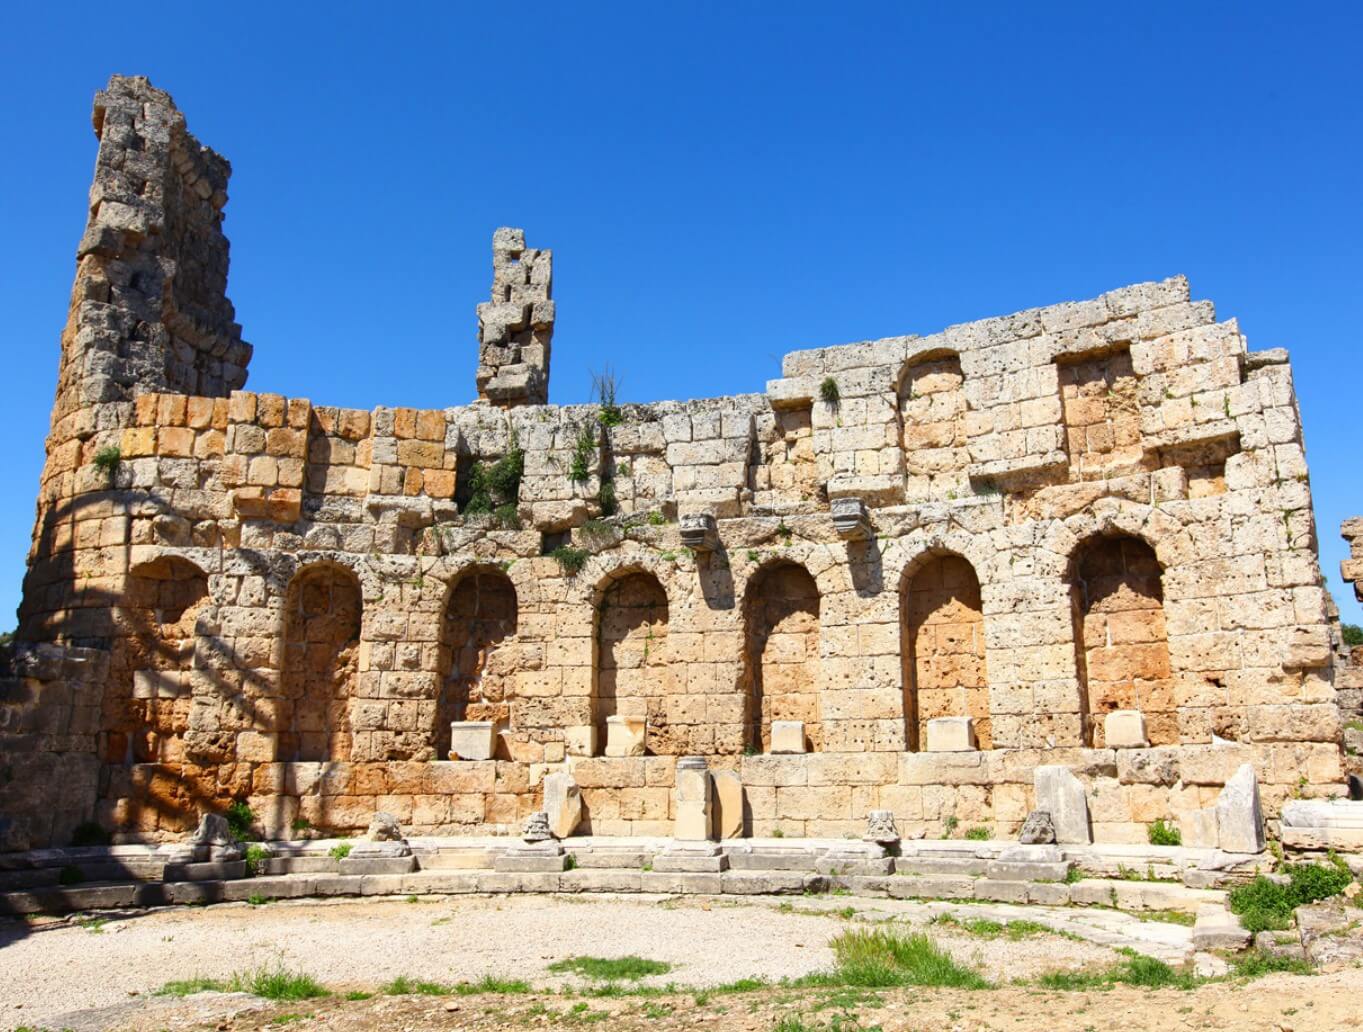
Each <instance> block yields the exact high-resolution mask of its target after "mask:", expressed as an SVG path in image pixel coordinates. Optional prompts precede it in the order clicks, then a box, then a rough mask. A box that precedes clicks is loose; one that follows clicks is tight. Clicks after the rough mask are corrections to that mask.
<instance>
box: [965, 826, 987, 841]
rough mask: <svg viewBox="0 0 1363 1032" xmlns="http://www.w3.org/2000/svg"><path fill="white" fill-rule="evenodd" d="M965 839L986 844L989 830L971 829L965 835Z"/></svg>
mask: <svg viewBox="0 0 1363 1032" xmlns="http://www.w3.org/2000/svg"><path fill="white" fill-rule="evenodd" d="M965 837H966V838H968V839H970V840H971V841H972V842H985V841H987V840H988V838H989V829H988V828H969V829H967V831H966V833H965Z"/></svg>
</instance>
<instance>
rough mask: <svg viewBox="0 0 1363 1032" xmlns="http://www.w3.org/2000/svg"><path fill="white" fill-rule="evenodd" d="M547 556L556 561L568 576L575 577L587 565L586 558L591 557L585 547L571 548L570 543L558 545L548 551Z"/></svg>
mask: <svg viewBox="0 0 1363 1032" xmlns="http://www.w3.org/2000/svg"><path fill="white" fill-rule="evenodd" d="M549 558H551V559H553V560H554V561H555V562H556V563H558V566H559V569H560V570H562V571H563V572H564V573H566V574H567V575H568V576H569V577H576V576H577V575H578V573H579V572H580V571H581V570H582V567H584V566H586V565H587V560H588V559H590V558H591V553H590V552H588V551H587V550H586V549H585V548H573V547H572V546H571V545H559V546H558V547H557V548H556V549H554V550H553V551H552V552H550V553H549Z"/></svg>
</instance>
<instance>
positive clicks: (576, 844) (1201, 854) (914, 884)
mask: <svg viewBox="0 0 1363 1032" xmlns="http://www.w3.org/2000/svg"><path fill="white" fill-rule="evenodd" d="M340 844H341V842H340V841H331V840H322V841H312V842H274V843H263V844H262V845H263V846H264V848H265V849H266V850H267V851H268V852H269V853H270V855H269V856H268V857H267V858H265V859H261V860H256V861H254V862H253V863H251V864H249V865H248V864H247V863H246V862H244V861H241V862H233V863H230V864H228V863H223V864H214V863H186V862H185V861H184V855H183V852H184V851H183V849H181V848H179V847H160V848H155V847H147V846H113V847H92V848H87V849H50V850H38V851H33V852H30V853H10V854H3V855H0V913H8V914H32V913H64V912H70V911H75V910H94V909H107V908H122V907H150V906H166V905H174V904H186V903H213V902H231V901H244V900H250V899H253V898H256V899H258V898H264V899H289V898H299V897H309V896H383V895H402V896H408V895H426V894H463V893H503V892H646V893H665V894H677V893H703V894H740V895H748V894H773V893H776V894H780V893H809V892H828V891H832V890H839V891H844V892H848V893H851V894H854V895H860V896H884V897H891V898H895V899H946V900H953V899H958V900H959V899H973V900H990V901H995V902H1012V903H1035V904H1043V905H1048V906H1067V905H1080V906H1089V905H1094V906H1104V907H1116V908H1118V909H1121V910H1133V911H1141V910H1179V911H1185V912H1187V913H1190V914H1196V913H1198V912H1199V908H1202V907H1205V906H1207V905H1224V901H1225V891H1224V888H1225V887H1228V886H1230V885H1233V884H1236V883H1238V882H1242V881H1245V880H1247V879H1248V878H1250V877H1252V876H1253V875H1254V874H1255V873H1258V872H1261V871H1268V870H1270V869H1271V867H1272V863H1273V861H1272V858H1271V857H1270V856H1268V855H1267V854H1253V855H1237V854H1227V853H1220V852H1218V851H1216V850H1208V849H1190V848H1182V847H1177V846H1119V845H1107V846H1103V845H1090V846H1019V845H1017V844H1016V843H1012V842H975V841H962V840H955V839H952V840H924V841H917V842H906V843H904V844H903V845H902V847H901V848H900V849H899V851H898V855H887V853H886V851H885V850H884V849H882V848H881V847H878V846H864V845H862V844H859V843H852V842H848V841H847V840H843V839H822V840H821V839H805V840H801V841H799V842H791V841H789V840H783V839H744V840H741V841H738V842H734V843H724V844H713V845H712V846H710V847H708V848H705V849H703V850H702V849H697V848H696V844H694V843H683V844H679V843H676V842H674V841H673V840H671V839H661V838H657V839H652V838H639V839H617V838H608V839H599V838H590V837H585V838H575V839H569V840H567V841H566V842H564V843H562V845H561V847H560V844H558V843H552V844H550V845H549V846H548V847H544V846H540V847H535V848H534V849H533V850H532V849H528V848H527V847H526V846H525V845H524V844H523V843H521V842H520V841H519V840H516V839H509V838H485V839H471V838H457V839H449V838H413V839H409V840H408V845H409V846H410V853H409V854H408V855H402V856H396V855H394V856H373V857H368V856H355V855H354V854H353V853H352V854H350V855H345V856H343V855H339V854H342V853H343V852H344V851H343V850H338V849H336V848H335V847H336V846H338V845H340ZM560 848H562V852H561V853H560V852H559V851H558V850H559V849H560ZM702 852H703V853H704V854H705V855H704V856H701V855H700V854H701V853H702ZM532 853H533V855H531V854H532ZM551 854H552V855H551ZM693 854H694V855H693ZM678 861H681V862H678ZM252 871H254V874H252Z"/></svg>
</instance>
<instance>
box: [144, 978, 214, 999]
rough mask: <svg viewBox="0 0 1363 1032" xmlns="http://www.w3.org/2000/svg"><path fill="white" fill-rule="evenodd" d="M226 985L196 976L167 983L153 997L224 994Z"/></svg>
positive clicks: (212, 979)
mask: <svg viewBox="0 0 1363 1032" xmlns="http://www.w3.org/2000/svg"><path fill="white" fill-rule="evenodd" d="M225 992H227V983H226V982H223V981H222V980H221V979H217V978H204V977H203V976H201V975H196V976H195V977H194V978H182V979H179V980H177V981H174V982H167V983H166V984H165V985H163V986H161V988H160V989H157V990H156V991H155V992H154V993H152V995H153V996H176V997H179V996H193V995H194V994H195V993H225Z"/></svg>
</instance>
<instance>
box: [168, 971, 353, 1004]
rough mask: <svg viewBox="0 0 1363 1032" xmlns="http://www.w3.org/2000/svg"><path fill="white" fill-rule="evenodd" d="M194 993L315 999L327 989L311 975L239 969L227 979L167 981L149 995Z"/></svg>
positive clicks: (190, 994) (191, 994)
mask: <svg viewBox="0 0 1363 1032" xmlns="http://www.w3.org/2000/svg"><path fill="white" fill-rule="evenodd" d="M195 993H251V994H253V995H255V996H261V997H264V998H265V999H267V1000H315V999H318V998H320V997H323V996H330V995H331V991H330V990H329V989H327V988H326V987H325V986H323V985H322V984H321V983H320V982H318V981H317V980H316V979H315V978H313V977H312V976H311V975H308V974H304V973H303V972H301V971H288V970H286V969H284V968H282V967H273V968H263V967H262V968H256V969H255V970H254V971H239V972H237V973H236V974H235V975H233V976H232V977H231V978H229V979H226V980H223V979H219V978H204V977H203V976H195V977H194V978H186V979H181V980H179V981H174V982H167V983H166V984H165V985H163V986H161V988H160V989H157V990H156V992H154V993H153V994H152V995H153V996H193V995H194V994H195Z"/></svg>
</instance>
